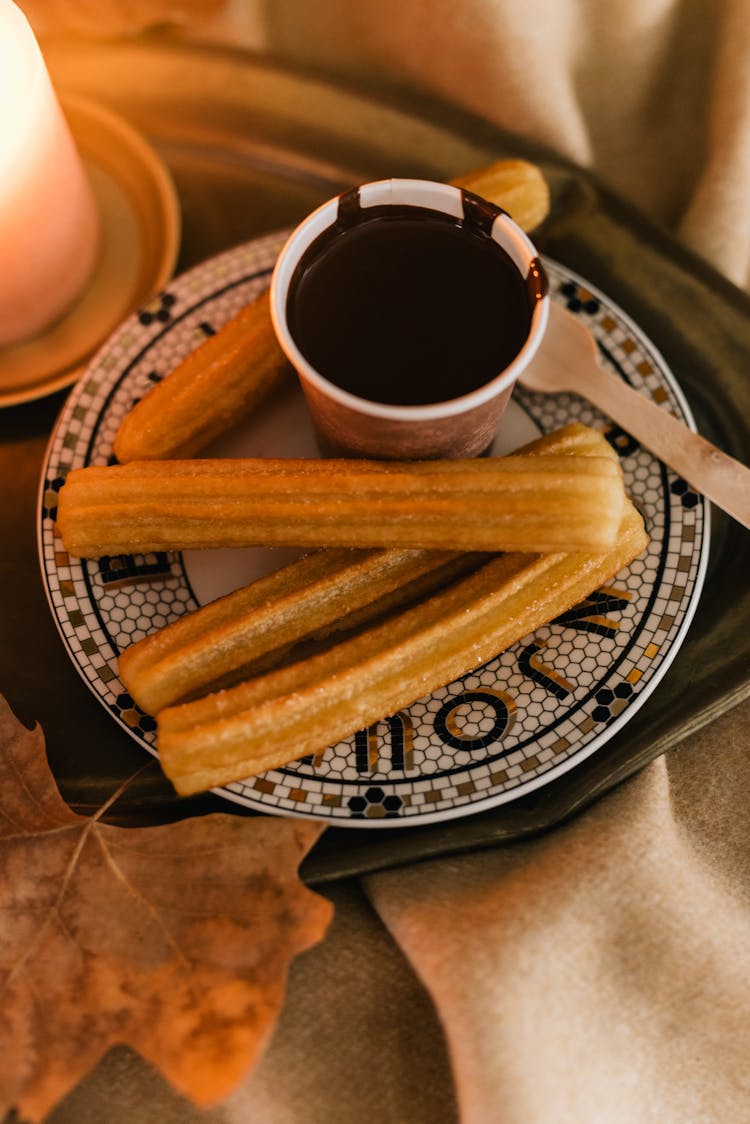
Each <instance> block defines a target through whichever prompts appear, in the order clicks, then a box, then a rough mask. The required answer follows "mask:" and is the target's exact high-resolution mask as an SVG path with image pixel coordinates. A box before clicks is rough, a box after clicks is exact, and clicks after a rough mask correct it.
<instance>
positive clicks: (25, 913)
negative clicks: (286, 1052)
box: [0, 696, 331, 1121]
mask: <svg viewBox="0 0 750 1124" xmlns="http://www.w3.org/2000/svg"><path fill="white" fill-rule="evenodd" d="M100 816H101V813H99V815H98V816H92V817H83V816H78V815H76V814H75V813H74V812H72V811H71V810H70V808H69V807H68V806H67V805H66V804H65V802H64V801H63V799H62V797H61V796H60V794H59V792H58V790H57V787H56V785H55V783H54V780H53V778H52V775H51V773H50V771H49V768H48V765H47V759H46V754H45V751H44V738H43V735H42V732H41V730H40V728H39V727H36V728H35V729H34V730H31V731H29V730H27V729H26V728H25V727H24V726H21V725H20V724H19V723H18V721H17V720H16V719H15V718H14V716H13V714H12V712H11V711H10V709H9V707H8V705H7V703H6V702H5V700H4V699H3V698H2V697H1V696H0V996H1V1002H2V1010H3V1018H2V1023H1V1024H0V1114H3V1113H4V1112H6V1111H8V1110H9V1109H10V1108H11V1107H15V1108H16V1110H17V1111H18V1112H19V1114H20V1115H22V1116H23V1117H24V1118H26V1119H30V1120H33V1121H38V1120H40V1119H41V1118H42V1117H43V1116H44V1115H45V1114H46V1113H47V1111H48V1110H49V1109H50V1108H51V1107H52V1106H53V1105H54V1104H55V1103H56V1102H57V1101H58V1100H60V1099H61V1098H62V1097H63V1096H64V1095H65V1094H66V1093H67V1092H68V1091H69V1090H70V1088H72V1086H73V1085H75V1084H76V1083H77V1082H78V1081H79V1080H80V1079H81V1077H82V1076H83V1075H84V1074H85V1073H86V1072H87V1071H88V1070H89V1069H90V1068H91V1067H92V1066H94V1065H95V1064H96V1062H97V1061H98V1060H99V1058H100V1057H101V1056H102V1055H103V1054H104V1053H105V1052H106V1051H107V1050H108V1049H109V1047H110V1046H112V1045H114V1044H115V1043H123V1044H127V1045H129V1046H131V1047H133V1048H134V1049H136V1050H138V1051H139V1053H140V1054H141V1055H143V1056H144V1057H145V1058H147V1059H148V1060H149V1061H150V1062H151V1063H152V1064H153V1065H154V1066H156V1067H157V1068H158V1069H159V1070H161V1072H162V1073H163V1074H164V1075H165V1076H166V1078H167V1079H168V1080H169V1081H170V1082H171V1083H172V1084H173V1085H174V1086H175V1087H176V1088H177V1089H178V1090H179V1091H180V1092H182V1093H183V1094H184V1095H186V1096H187V1097H189V1098H190V1099H191V1100H193V1101H195V1102H196V1103H198V1104H208V1103H211V1102H213V1101H216V1100H219V1099H221V1098H222V1097H223V1096H225V1095H226V1094H227V1093H228V1092H229V1091H230V1089H231V1088H232V1087H233V1086H234V1085H235V1084H236V1083H237V1082H238V1081H239V1080H240V1078H242V1077H243V1076H244V1074H245V1073H246V1072H247V1071H248V1069H249V1068H250V1067H251V1066H252V1065H253V1063H254V1061H255V1060H256V1059H257V1058H258V1057H259V1055H260V1053H261V1051H262V1049H263V1046H264V1044H265V1042H266V1041H267V1039H268V1037H269V1036H270V1032H271V1030H272V1028H273V1026H274V1023H275V1020H276V1017H277V1015H278V1012H279V1009H280V1006H281V1002H282V998H283V991H284V985H285V981H286V975H287V970H288V967H289V964H290V962H291V959H292V958H293V956H294V955H295V954H296V953H298V952H300V951H302V950H303V949H305V948H308V947H309V946H311V945H312V944H314V943H315V942H316V941H318V940H320V939H321V937H322V936H323V935H324V933H325V930H326V927H327V925H328V922H329V920H330V915H331V907H330V905H329V903H328V902H326V901H325V900H324V899H323V898H320V897H318V896H317V895H316V894H313V893H312V892H311V891H309V890H307V889H306V888H305V887H304V886H303V885H302V883H301V882H300V881H299V879H298V877H297V873H296V872H297V867H298V865H299V862H300V861H301V859H302V857H303V855H304V854H305V852H306V851H307V850H308V849H309V848H310V847H311V846H312V844H313V843H314V841H315V839H316V838H317V837H318V835H319V834H320V831H321V828H320V827H319V826H318V825H316V824H313V823H308V822H305V821H302V820H283V819H274V818H271V817H268V818H266V817H257V818H252V819H250V818H242V817H238V816H232V815H223V814H220V815H211V816H205V817H202V818H198V817H196V818H193V819H188V820H183V821H182V822H179V823H174V824H168V825H166V826H162V827H149V828H120V827H114V826H112V825H107V824H105V823H102V822H101V819H100Z"/></svg>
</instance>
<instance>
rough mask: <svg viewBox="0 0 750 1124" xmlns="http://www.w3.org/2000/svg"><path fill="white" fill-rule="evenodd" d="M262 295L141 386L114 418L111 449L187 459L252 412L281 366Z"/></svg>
mask: <svg viewBox="0 0 750 1124" xmlns="http://www.w3.org/2000/svg"><path fill="white" fill-rule="evenodd" d="M268 299H269V298H268V293H263V294H262V296H260V297H258V298H257V300H255V301H253V302H252V303H251V304H248V305H246V306H245V307H244V308H242V309H240V311H239V312H238V313H237V315H236V316H234V317H233V318H232V319H231V320H230V321H228V322H227V323H226V324H224V325H223V327H221V328H220V329H219V331H218V332H217V333H216V334H215V335H213V336H208V337H207V338H206V339H205V340H204V341H203V342H202V343H201V344H200V345H199V346H198V347H197V348H196V349H195V351H193V352H191V353H190V355H188V356H187V357H186V358H185V359H183V361H182V362H181V363H180V364H179V366H177V367H175V369H174V370H173V371H171V372H169V373H168V374H167V375H166V376H165V378H164V379H162V381H161V382H158V383H156V384H155V386H154V387H153V388H152V389H151V390H149V392H148V393H147V394H145V395H144V397H143V398H141V400H140V401H139V402H138V403H137V404H136V405H135V406H134V407H133V409H132V410H131V411H130V413H129V414H127V415H126V416H125V418H124V419H123V421H122V422H121V424H120V428H119V429H118V431H117V434H116V435H115V442H114V451H115V456H116V457H117V459H118V460H119V461H120V462H121V463H122V464H125V463H126V462H129V461H134V460H151V459H165V458H171V457H188V456H191V455H192V454H193V453H195V452H197V451H198V450H199V449H202V448H204V447H205V446H206V445H207V444H208V443H209V441H212V440H213V439H214V438H215V437H218V435H219V434H220V433H223V432H225V431H226V430H227V429H229V428H230V427H231V426H233V425H236V423H237V422H238V421H239V419H240V418H241V417H243V416H244V415H245V414H247V413H249V412H250V411H251V410H253V409H254V408H255V407H256V406H257V405H259V404H260V402H261V401H262V400H263V399H264V398H266V397H267V395H268V394H269V393H270V392H271V391H272V390H273V389H274V387H276V386H278V385H279V384H280V383H281V382H282V380H283V379H284V378H285V376H286V375H287V373H288V371H289V366H288V364H287V361H286V358H285V356H284V353H283V352H282V350H281V348H280V347H279V345H278V343H277V341H276V336H275V334H274V330H273V325H272V323H271V316H270V312H269V309H268Z"/></svg>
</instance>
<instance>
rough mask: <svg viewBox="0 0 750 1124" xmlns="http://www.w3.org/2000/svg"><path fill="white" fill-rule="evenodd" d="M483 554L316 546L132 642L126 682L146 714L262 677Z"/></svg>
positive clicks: (123, 673)
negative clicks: (295, 650) (309, 644)
mask: <svg viewBox="0 0 750 1124" xmlns="http://www.w3.org/2000/svg"><path fill="white" fill-rule="evenodd" d="M485 559H486V555H484V554H471V553H466V554H464V553H460V554H457V553H455V552H452V551H438V550H416V551H415V550H345V549H344V550H320V551H316V552H315V553H314V554H307V555H304V556H303V557H302V558H300V559H298V560H297V561H296V562H292V563H290V564H289V565H287V566H283V567H282V568H281V569H279V570H277V571H275V572H274V573H272V574H268V575H267V576H266V577H262V578H259V579H258V580H257V581H254V582H251V583H250V585H247V586H244V587H243V588H242V589H239V590H236V591H235V592H234V593H229V594H227V595H226V596H225V597H220V598H219V599H218V600H216V601H212V602H210V603H209V604H207V605H204V606H203V607H202V608H200V609H197V610H196V611H195V612H192V613H188V614H186V615H185V616H184V617H180V618H179V619H178V620H176V621H174V622H173V623H172V624H170V625H167V626H166V628H162V629H159V630H158V631H157V632H154V633H152V634H151V635H150V636H147V637H145V639H143V640H140V641H139V642H138V643H136V644H133V645H131V646H130V647H129V648H126V649H125V651H124V652H122V654H121V655H120V659H119V672H120V678H121V679H122V681H123V683H124V684H125V686H126V687H127V689H128V691H129V692H130V694H131V695H132V697H133V698H134V699H135V701H136V702H137V703H138V705H139V706H140V707H142V708H143V710H146V711H148V712H149V713H150V714H156V713H157V711H159V710H161V709H163V708H164V707H166V706H170V705H172V704H173V703H175V702H177V701H181V700H183V699H186V698H189V697H190V696H194V695H197V694H199V693H203V694H205V693H206V692H207V691H208V690H210V689H214V688H215V687H217V686H219V685H224V684H226V683H228V682H231V681H233V680H234V681H236V680H237V679H239V678H246V677H247V676H248V675H251V674H256V673H257V672H258V671H259V670H265V669H266V668H268V667H269V666H273V665H274V663H276V662H278V661H279V660H280V659H282V658H283V656H284V654H285V652H286V651H287V649H288V648H289V647H290V646H291V645H293V644H295V643H299V642H300V641H301V640H303V639H308V638H315V639H322V638H323V637H324V636H325V635H326V634H328V633H329V632H330V631H332V630H334V629H336V628H342V627H347V628H353V627H355V626H356V625H358V624H361V623H362V622H363V621H364V620H366V619H369V618H371V617H372V616H374V615H376V614H378V613H382V612H384V611H386V610H392V609H394V608H396V607H397V606H398V605H399V604H402V603H403V602H404V601H405V600H407V599H410V598H415V597H417V596H419V595H423V594H425V593H427V592H430V591H432V590H434V589H436V588H437V587H438V586H440V585H444V584H445V583H447V582H448V581H449V580H451V579H452V578H455V577H457V576H458V575H459V574H461V573H465V572H466V571H467V570H469V569H471V568H472V567H476V566H478V565H479V564H480V562H482V561H484V560H485Z"/></svg>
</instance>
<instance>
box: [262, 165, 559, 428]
mask: <svg viewBox="0 0 750 1124" xmlns="http://www.w3.org/2000/svg"><path fill="white" fill-rule="evenodd" d="M359 190H360V192H363V191H367V192H368V193H369V195H370V196H371V197H372V196H377V194H378V192H379V191H380V192H381V193H383V192H386V193H387V192H389V191H390V192H392V193H393V192H397V193H398V196H399V198H398V202H404V201H405V199H404V196H405V195H407V194H408V193H410V192H411V193H413V194H417V193H419V192H421V193H423V194H424V192H425V191H426V192H428V193H429V196H430V199H431V200H434V199H435V198H436V197H437V198H438V199H442V200H443V201H444V202H445V203H446V204H447V203H448V202H449V201H450V202H451V203H452V204H453V206H452V207H451V208H449V209H447V210H446V213H449V214H455V213H456V209H455V208H456V201H457V200H458V203H459V205H460V200H461V197H462V195H461V188H458V187H454V186H453V185H452V184H447V183H441V182H439V181H433V180H421V179H404V178H392V179H386V180H373V181H371V182H370V183H366V184H362V185H360V187H359ZM339 198H340V196H339V195H335V196H333V197H332V198H331V199H328V200H326V202H325V203H322V204H321V205H320V206H319V207H316V209H315V210H314V211H311V212H310V214H308V215H307V217H306V218H304V219H303V220H302V222H300V223H299V224H298V225H297V226H296V227H295V228H294V230H293V231H292V232H291V234H290V235H289V237H288V238H287V239H286V241H285V243H284V245H283V246H282V247H281V250H280V251H279V254H278V257H277V259H276V263H275V265H274V269H273V273H272V275H271V285H270V308H271V320H272V322H273V326H274V330H275V332H276V337H277V339H278V341H279V344H280V346H281V348H282V350H283V352H284V354H285V355H286V357H287V359H288V360H289V362H290V363H291V364H292V366H293V367H294V368H295V369H296V370H297V372H298V373H299V375H300V377H301V379H302V380H303V383H304V381H305V380H307V381H308V382H309V383H310V384H311V385H312V386H314V387H315V388H316V389H317V390H318V391H319V392H320V393H322V394H323V395H325V396H326V397H327V398H330V399H333V400H335V401H336V402H338V403H339V404H340V405H341V406H344V407H347V408H348V409H350V410H354V411H356V412H357V413H360V414H366V415H368V416H370V417H374V418H383V419H388V420H393V421H405V422H416V421H433V420H437V419H440V418H448V417H451V416H455V415H458V414H463V413H465V412H466V411H468V410H473V409H475V408H476V407H479V406H483V405H485V404H486V403H487V402H489V401H491V400H492V399H493V398H495V397H496V396H497V395H499V394H501V393H502V392H503V391H504V390H506V389H507V388H508V387H509V386H512V385H513V384H514V383H515V382H516V380H517V379H518V375H519V374H520V372H521V371H522V370H523V369H524V368H525V367H526V366H528V364H529V363H530V362H531V360H532V359H533V357H534V355H535V354H536V352H537V350H538V348H539V345H540V343H541V341H542V338H543V336H544V332H545V329H546V326H547V320H548V315H549V295H548V294H546V293H545V294H543V295H542V296H541V297H540V298H539V299H538V300H537V301H536V302H535V306H534V309H533V311H532V314H531V325H530V328H529V334H528V335H527V337H526V340H525V342H524V344H523V346H522V347H521V349H520V351H519V352H518V353H517V354H516V356H515V357H514V358H513V360H512V361H511V362H510V363H509V364H508V366H507V367H505V368H503V370H502V371H500V372H499V373H498V374H497V375H495V377H494V378H492V379H490V380H489V381H488V382H486V383H483V384H482V386H480V387H477V388H476V389H475V390H472V391H469V393H467V394H462V395H459V396H458V397H456V398H449V399H445V400H443V401H439V402H430V403H425V404H421V405H395V404H393V403H389V402H376V401H374V400H373V399H370V398H362V397H360V396H359V395H357V394H352V392H351V391H348V390H344V389H343V388H342V387H340V386H338V385H337V384H336V383H335V382H332V381H331V380H330V379H328V378H326V377H325V375H322V374H321V373H320V371H318V370H316V368H315V367H313V365H312V364H311V363H310V362H309V361H308V360H307V359H306V358H305V356H304V355H303V354H302V352H301V351H300V349H299V347H298V346H297V343H296V342H295V340H294V337H293V336H292V334H291V331H290V330H289V326H288V323H287V317H286V300H287V296H288V292H289V282H290V280H291V275H292V273H293V271H294V268H295V267H296V265H297V263H298V262H299V260H300V258H301V257H302V255H303V254H304V252H305V250H306V249H307V248H308V246H309V245H310V244H311V243H312V242H313V241H314V240H315V238H316V237H317V236H318V235H319V234H322V233H323V231H325V230H327V229H328V228H329V227H330V226H332V225H333V223H334V222H335V220H336V215H337V212H338V203H339ZM393 201H394V202H396V200H393ZM364 205H365V206H367V205H368V204H364ZM370 205H372V204H370ZM414 205H415V206H425V205H426V204H425V203H419V202H415V204H414ZM440 209H442V208H440ZM497 223H502V228H501V229H502V231H503V233H504V234H505V235H506V236H507V238H508V240H509V241H510V242H511V243H512V245H513V248H514V249H515V251H516V253H517V254H519V255H520V256H521V257H522V258H523V259H524V260H526V259H528V263H530V262H531V261H532V259H534V258H539V257H540V255H539V252H538V250H537V249H536V246H535V245H534V243H533V242H532V241H531V239H530V238H529V236H528V235H527V234H526V232H525V231H524V230H522V229H521V227H520V226H518V224H517V223H516V222H514V221H513V219H512V218H511V217H510V216H509V215H507V214H506V213H501V214H500V215H499V216H498V218H497V219H496V220H495V224H493V236H494V231H495V228H496V225H497ZM290 260H291V265H290Z"/></svg>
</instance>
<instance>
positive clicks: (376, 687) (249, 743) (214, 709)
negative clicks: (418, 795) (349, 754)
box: [157, 501, 647, 795]
mask: <svg viewBox="0 0 750 1124" xmlns="http://www.w3.org/2000/svg"><path fill="white" fill-rule="evenodd" d="M646 542H647V539H646V534H645V531H644V528H643V521H642V519H641V517H640V515H639V514H638V512H637V511H636V510H635V508H634V507H633V506H632V504H631V503H630V501H626V506H625V515H624V517H623V520H622V522H621V526H620V530H619V534H618V537H617V543H616V545H615V547H614V548H612V549H611V550H609V551H608V552H606V553H603V554H602V553H599V554H588V553H571V554H562V553H550V554H545V555H528V554H518V553H513V554H505V555H500V556H498V557H496V558H494V559H492V560H491V561H489V562H488V563H486V564H485V565H484V566H482V567H481V568H480V569H479V570H478V571H476V572H475V573H473V574H470V575H469V576H467V577H464V578H462V579H460V580H459V581H457V582H455V583H453V584H452V585H451V586H449V587H448V588H447V589H445V590H443V591H442V592H440V593H437V594H434V595H433V596H432V597H429V598H427V599H426V600H425V601H422V602H421V603H420V604H418V605H416V606H414V607H412V608H409V609H407V610H405V611H403V612H401V613H399V614H396V615H395V616H393V617H390V618H389V619H388V620H387V621H385V622H383V623H382V624H379V625H376V626H374V627H371V628H369V629H367V630H365V631H364V632H362V633H360V634H359V635H357V636H355V637H353V638H352V639H349V640H345V641H343V642H342V643H340V644H337V645H335V646H334V647H332V648H330V649H329V650H327V651H325V652H323V653H321V654H319V655H316V656H313V657H310V658H308V659H306V660H302V661H300V662H298V663H295V664H292V665H290V666H287V667H283V668H281V669H279V670H277V671H273V672H270V673H269V674H267V675H263V676H260V677H258V678H256V679H251V680H249V681H248V682H247V683H243V684H241V685H239V686H237V687H234V688H232V689H230V690H227V691H220V692H217V693H215V694H212V695H208V696H206V697H204V698H201V699H198V700H196V701H194V702H189V703H184V704H182V705H181V706H177V707H169V708H167V709H166V710H164V711H162V712H161V713H160V714H159V715H158V716H157V722H158V747H159V754H160V758H161V763H162V767H163V769H164V772H165V773H166V775H167V776H168V777H169V778H170V780H171V781H172V783H173V784H174V786H175V788H176V790H177V791H178V792H179V793H181V794H183V795H188V794H190V793H194V792H199V791H203V790H205V789H208V788H211V787H214V786H216V785H223V784H229V783H231V782H233V781H237V780H241V779H243V778H244V777H247V776H251V775H253V774H256V773H261V772H264V771H265V770H267V769H272V768H277V767H279V766H281V765H285V764H288V763H289V762H290V761H293V760H296V759H298V758H299V757H302V756H304V755H306V754H309V753H316V752H319V751H321V750H323V749H325V748H326V747H327V746H329V745H333V744H335V743H336V742H338V741H340V740H342V739H343V738H346V737H349V736H350V735H351V734H353V733H354V732H355V731H356V730H358V729H361V728H363V727H366V726H368V725H370V724H371V723H373V722H376V721H378V720H379V719H381V718H382V717H383V716H385V715H388V714H393V713H395V712H396V711H398V710H400V709H401V708H403V707H405V706H409V705H410V704H411V703H412V702H414V701H415V700H417V699H419V698H421V697H423V696H424V695H426V694H428V693H429V692H430V691H434V690H436V689H437V688H439V687H441V686H444V685H445V684H447V683H450V682H451V681H452V680H454V679H456V678H457V677H458V676H460V675H463V674H465V673H467V672H468V671H470V670H472V669H474V668H476V667H479V666H480V665H481V664H482V663H484V662H486V661H487V660H488V659H490V658H492V657H493V656H495V655H497V654H498V653H499V652H501V651H502V650H503V649H505V648H506V647H508V646H509V645H511V644H513V643H514V642H515V641H517V640H519V639H520V638H521V637H523V636H525V635H526V634H527V633H529V632H531V631H533V629H535V628H537V627H538V626H539V625H541V624H543V623H545V622H547V621H549V620H551V619H552V618H553V617H556V616H558V615H559V614H560V613H562V612H564V611H565V610H566V609H569V608H571V607H572V606H573V605H575V604H576V603H577V602H578V601H580V600H581V599H582V598H583V597H586V596H587V595H588V594H590V593H591V592H592V591H593V590H594V589H596V588H597V587H598V586H599V585H601V584H602V583H603V582H605V581H608V580H609V579H610V578H611V577H612V576H613V575H614V574H615V573H617V571H618V570H620V569H621V568H622V567H623V566H624V565H626V564H627V563H628V562H630V561H631V560H632V559H633V558H634V557H635V556H636V555H637V554H639V553H640V551H641V550H642V549H643V548H644V546H645V545H646Z"/></svg>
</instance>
